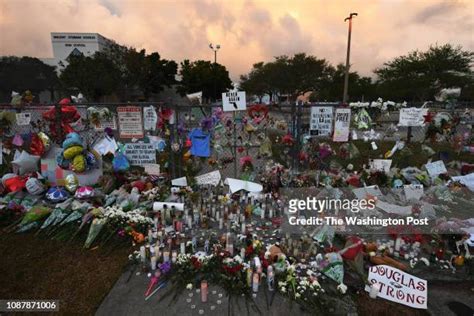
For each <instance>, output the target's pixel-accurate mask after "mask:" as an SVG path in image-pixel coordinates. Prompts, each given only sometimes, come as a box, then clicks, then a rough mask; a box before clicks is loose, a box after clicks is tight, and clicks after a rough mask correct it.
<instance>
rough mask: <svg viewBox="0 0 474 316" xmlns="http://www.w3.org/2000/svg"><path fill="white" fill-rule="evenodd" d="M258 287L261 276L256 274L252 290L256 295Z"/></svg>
mask: <svg viewBox="0 0 474 316" xmlns="http://www.w3.org/2000/svg"><path fill="white" fill-rule="evenodd" d="M258 285H259V276H258V273H254V274H253V278H252V290H253V292H254V293H257V292H258Z"/></svg>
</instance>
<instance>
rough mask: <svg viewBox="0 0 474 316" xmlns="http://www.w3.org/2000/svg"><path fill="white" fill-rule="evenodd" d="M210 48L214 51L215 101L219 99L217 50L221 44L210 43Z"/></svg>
mask: <svg viewBox="0 0 474 316" xmlns="http://www.w3.org/2000/svg"><path fill="white" fill-rule="evenodd" d="M209 48H210V49H212V50H213V51H214V71H213V72H214V101H217V73H216V72H217V51H218V50H219V49H220V48H221V45H219V44H217V45H216V46H214V45H212V43H211V44H209Z"/></svg>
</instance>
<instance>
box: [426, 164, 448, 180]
mask: <svg viewBox="0 0 474 316" xmlns="http://www.w3.org/2000/svg"><path fill="white" fill-rule="evenodd" d="M425 168H426V171H428V174H429V175H430V176H431V177H437V176H439V175H440V174H443V173H446V172H448V170H446V166H445V165H444V162H443V161H442V160H438V161H435V162H429V163H427V164H426V165H425Z"/></svg>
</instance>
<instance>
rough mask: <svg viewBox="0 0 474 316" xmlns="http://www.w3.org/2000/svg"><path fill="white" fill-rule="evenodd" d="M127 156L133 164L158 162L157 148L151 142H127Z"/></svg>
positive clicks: (141, 164)
mask: <svg viewBox="0 0 474 316" xmlns="http://www.w3.org/2000/svg"><path fill="white" fill-rule="evenodd" d="M125 156H126V157H127V159H128V161H129V162H130V164H131V165H133V166H144V165H146V164H156V149H155V146H154V145H153V144H150V143H128V144H125Z"/></svg>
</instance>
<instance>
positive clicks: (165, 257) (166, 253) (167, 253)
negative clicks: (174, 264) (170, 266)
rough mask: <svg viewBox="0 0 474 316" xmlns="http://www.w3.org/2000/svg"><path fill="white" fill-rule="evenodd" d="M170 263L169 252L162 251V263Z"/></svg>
mask: <svg viewBox="0 0 474 316" xmlns="http://www.w3.org/2000/svg"><path fill="white" fill-rule="evenodd" d="M168 261H170V252H169V251H168V250H166V251H163V262H168Z"/></svg>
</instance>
